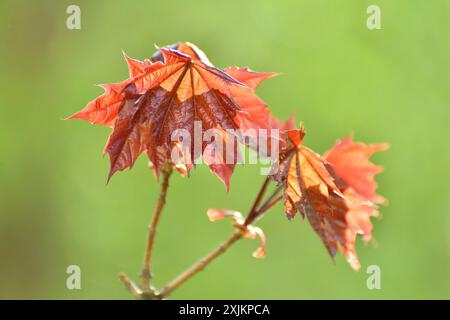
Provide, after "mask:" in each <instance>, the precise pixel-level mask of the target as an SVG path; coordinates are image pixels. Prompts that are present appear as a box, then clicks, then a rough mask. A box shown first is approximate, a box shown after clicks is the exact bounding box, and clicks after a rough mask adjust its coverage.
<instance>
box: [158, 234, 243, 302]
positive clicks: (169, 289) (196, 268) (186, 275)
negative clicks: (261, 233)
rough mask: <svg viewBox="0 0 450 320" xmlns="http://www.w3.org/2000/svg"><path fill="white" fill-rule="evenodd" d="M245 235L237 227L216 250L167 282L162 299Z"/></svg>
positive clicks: (162, 291)
mask: <svg viewBox="0 0 450 320" xmlns="http://www.w3.org/2000/svg"><path fill="white" fill-rule="evenodd" d="M243 235H244V230H242V229H236V231H235V232H234V233H233V234H232V235H231V237H230V238H228V240H227V241H225V242H224V243H223V244H221V245H220V246H218V247H217V248H216V249H215V250H214V251H212V252H211V253H210V254H208V255H207V256H206V257H204V258H203V259H200V260H199V261H198V262H196V263H195V264H194V265H192V266H191V267H190V268H189V269H187V270H186V271H185V272H183V273H182V274H180V275H179V276H178V277H177V278H175V279H174V280H172V281H171V282H170V283H169V284H167V285H166V286H165V287H164V288H163V289H162V290H161V292H160V294H159V297H160V298H161V299H163V298H165V297H167V296H168V295H169V294H170V293H171V292H172V291H174V290H175V289H176V288H178V287H179V286H180V285H182V284H183V283H185V282H186V281H187V280H189V279H190V278H192V277H193V276H194V275H196V274H197V273H198V272H200V271H202V270H203V269H204V268H205V267H206V266H207V265H208V264H210V263H211V262H212V261H214V259H216V258H217V257H218V256H220V255H221V254H222V253H224V252H225V251H226V250H227V249H228V248H229V247H230V246H232V245H233V244H234V243H235V242H236V241H238V240H239V239H241V238H242V236H243Z"/></svg>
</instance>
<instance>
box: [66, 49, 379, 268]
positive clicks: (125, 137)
mask: <svg viewBox="0 0 450 320" xmlns="http://www.w3.org/2000/svg"><path fill="white" fill-rule="evenodd" d="M124 57H125V60H126V62H127V64H128V70H129V77H128V78H127V79H126V80H124V81H122V82H119V83H114V84H103V85H101V87H103V88H104V90H105V92H104V93H103V94H102V95H101V96H99V97H98V98H96V99H95V100H93V101H91V102H90V103H88V105H87V106H86V107H85V108H84V109H82V110H81V111H80V112H77V113H75V114H74V115H72V116H70V117H69V119H74V118H79V119H83V120H86V121H88V122H91V123H93V124H97V125H104V126H108V127H111V128H112V132H111V134H110V136H109V138H108V140H107V143H106V145H105V147H104V154H106V153H107V154H108V155H109V158H110V172H109V176H108V180H109V179H110V178H111V176H112V175H113V174H114V173H115V172H117V171H121V170H124V169H126V168H131V167H132V166H133V164H134V163H135V161H136V160H137V158H138V157H139V156H140V155H141V154H142V153H145V154H146V155H147V157H148V158H149V160H150V163H151V166H152V168H153V170H154V171H155V173H156V175H157V176H158V175H159V172H160V170H161V169H162V167H163V166H164V165H173V166H175V164H174V163H173V162H172V154H171V153H172V150H174V149H175V150H178V151H179V152H180V153H181V154H182V157H183V159H184V162H183V166H180V165H176V166H175V167H176V169H178V171H180V172H181V173H182V174H187V173H189V171H190V170H191V169H192V167H193V166H194V165H195V163H196V160H197V159H198V158H199V157H201V156H203V157H205V151H208V152H207V153H206V154H207V155H208V157H206V159H205V162H206V163H207V164H208V165H209V167H210V169H211V171H212V172H213V173H214V174H216V175H217V176H218V177H219V178H220V179H221V180H222V181H223V182H224V183H225V185H226V187H227V189H228V188H229V183H230V177H231V175H232V173H233V170H234V167H235V165H236V162H237V160H238V159H239V157H238V156H236V155H235V157H233V159H234V161H232V162H231V163H230V162H229V161H225V159H223V157H224V155H223V154H222V153H220V152H216V151H217V150H215V147H214V146H216V145H217V141H214V143H213V142H212V141H210V142H204V141H202V143H201V150H200V151H201V152H196V150H194V146H193V145H192V146H190V147H189V148H188V150H186V148H184V147H183V145H182V141H177V140H175V141H174V140H173V139H172V138H171V136H172V133H173V132H174V131H175V130H178V129H183V130H187V131H188V132H190V133H191V134H192V136H194V134H195V132H194V131H195V127H194V124H195V123H196V122H200V123H201V130H203V131H206V130H208V129H216V130H217V132H219V136H216V137H215V140H217V139H218V140H219V141H221V143H223V144H224V145H225V144H226V143H227V141H229V140H230V139H234V140H238V139H237V137H236V136H231V135H230V134H229V131H228V130H230V129H240V130H248V129H265V130H268V132H269V135H268V137H269V138H268V140H269V141H268V143H269V144H270V143H272V142H273V141H272V140H271V139H272V138H271V135H270V131H271V130H274V129H276V130H279V131H280V132H281V133H282V134H281V137H280V141H277V142H280V143H279V146H280V149H279V159H278V161H277V162H276V166H277V168H278V169H279V170H278V171H277V173H275V174H273V175H272V176H271V179H273V180H275V181H276V182H277V183H278V184H281V185H282V186H283V189H284V196H283V197H284V206H285V211H286V214H287V215H288V217H289V218H293V217H294V216H295V215H296V214H297V213H300V214H301V215H302V216H303V217H306V218H307V219H308V221H309V222H310V224H311V225H312V227H313V229H314V230H315V232H316V233H317V234H318V235H319V236H320V238H321V239H322V241H323V242H324V244H325V246H326V248H327V250H328V252H329V253H330V254H331V255H332V256H335V255H336V253H337V252H338V251H340V252H342V254H343V255H344V257H345V258H346V259H347V261H348V262H349V263H350V265H351V266H352V267H353V268H355V269H358V268H359V267H360V265H359V261H358V258H357V255H356V251H355V240H356V236H357V234H360V235H362V237H363V239H366V240H369V239H370V238H371V231H372V224H371V221H370V217H373V216H377V215H378V209H377V204H380V203H383V202H384V199H383V198H382V197H381V196H379V195H377V194H376V192H375V189H376V187H377V185H376V182H375V180H374V175H375V174H377V173H379V172H381V168H380V167H378V166H376V165H374V164H372V163H370V162H369V160H368V159H369V157H370V156H371V155H372V154H373V153H374V152H376V151H380V150H384V149H386V148H387V145H386V144H378V145H367V144H364V143H355V142H353V141H352V138H351V137H349V138H347V139H344V140H342V141H340V142H338V143H337V144H336V145H334V146H333V148H332V149H331V150H329V151H328V152H326V153H325V154H324V155H323V156H320V155H319V154H317V153H315V152H314V151H312V150H311V149H309V148H307V147H306V146H304V145H303V138H304V135H305V131H304V129H303V128H300V129H298V130H296V129H295V126H294V121H293V118H291V119H289V120H287V121H280V120H278V119H276V118H274V117H273V116H272V114H271V113H270V111H269V108H268V107H267V106H266V104H265V103H264V102H263V101H262V100H261V99H260V98H259V97H258V96H257V95H256V94H255V89H256V88H257V87H258V85H259V84H260V83H261V82H263V81H264V80H266V79H268V78H270V77H273V76H275V75H277V73H274V72H266V73H258V72H254V71H251V70H250V69H247V68H243V69H241V68H237V67H229V68H227V69H224V70H221V69H218V68H216V67H214V66H213V65H212V64H211V62H210V61H209V60H208V58H207V57H206V55H205V54H204V53H203V52H202V51H201V50H200V49H199V48H197V47H196V46H195V45H193V44H191V43H179V44H176V45H173V46H168V47H164V48H158V52H157V53H155V54H154V55H153V56H152V57H151V58H150V59H149V60H148V59H146V60H144V61H139V60H136V59H133V58H130V57H128V56H127V55H125V54H124ZM239 142H240V143H243V144H244V145H245V142H243V141H239ZM233 150H234V152H235V153H237V152H238V151H237V148H235V149H233ZM223 212H225V211H223ZM216 213H217V212H216ZM222 216H225V214H222V215H221V216H220V217H222ZM216 218H217V217H216ZM235 220H236V221H238V220H239V219H238V218H236V217H235ZM255 230H257V229H255ZM258 232H259V231H258ZM255 234H256V233H255V232H250V231H249V232H248V233H247V235H248V236H249V237H254V236H255ZM261 234H262V233H261ZM261 238H263V237H261ZM263 239H264V241H263V242H264V244H265V238H263ZM262 248H263V249H260V250H259V251H258V252H259V253H258V254H257V256H259V257H261V256H263V252H265V247H262Z"/></svg>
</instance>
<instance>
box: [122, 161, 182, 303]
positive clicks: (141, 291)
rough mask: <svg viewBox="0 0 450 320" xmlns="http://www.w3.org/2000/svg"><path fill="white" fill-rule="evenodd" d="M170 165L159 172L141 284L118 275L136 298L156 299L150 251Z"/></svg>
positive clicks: (164, 200)
mask: <svg viewBox="0 0 450 320" xmlns="http://www.w3.org/2000/svg"><path fill="white" fill-rule="evenodd" d="M172 171H173V169H172V166H171V165H170V164H166V165H164V167H163V168H162V170H161V172H162V175H163V178H162V182H161V190H160V193H159V198H158V202H157V204H156V207H155V211H154V213H153V217H152V221H151V223H150V225H149V227H148V236H147V243H146V247H145V252H144V260H143V263H142V271H141V275H140V278H141V286H140V287H138V286H137V285H136V284H134V283H133V282H132V281H131V280H130V279H128V277H127V276H126V275H125V274H124V273H121V274H120V275H119V280H120V281H122V283H123V284H124V286H125V288H126V289H127V290H128V291H129V292H130V293H131V294H132V295H133V297H135V298H136V299H138V300H155V299H158V292H157V291H156V290H155V289H154V288H153V286H152V284H151V278H152V273H151V271H150V270H151V263H152V253H153V247H154V244H155V235H156V230H157V228H158V222H159V218H160V217H161V212H162V209H163V208H164V205H165V204H166V196H167V189H168V188H169V178H170V175H171V174H172Z"/></svg>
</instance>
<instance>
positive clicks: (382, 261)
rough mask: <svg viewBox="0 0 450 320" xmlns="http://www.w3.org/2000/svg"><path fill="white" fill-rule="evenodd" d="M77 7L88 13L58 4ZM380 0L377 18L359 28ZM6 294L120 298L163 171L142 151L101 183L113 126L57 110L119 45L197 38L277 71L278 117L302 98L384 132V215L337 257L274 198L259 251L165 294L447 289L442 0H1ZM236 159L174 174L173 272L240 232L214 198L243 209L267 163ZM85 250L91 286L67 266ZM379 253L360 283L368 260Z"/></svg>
mask: <svg viewBox="0 0 450 320" xmlns="http://www.w3.org/2000/svg"><path fill="white" fill-rule="evenodd" d="M70 4H77V5H79V6H80V7H81V30H68V29H67V28H66V19H67V17H68V15H67V14H66V8H67V6H68V5H70ZM369 4H378V5H379V6H380V7H381V10H382V30H373V31H370V30H368V29H367V28H366V19H367V14H366V9H367V6H368V5H369ZM0 21H1V28H0V36H1V39H2V40H1V53H0V70H1V71H0V72H1V78H0V79H1V80H0V81H1V83H0V87H1V90H0V105H1V108H0V143H1V149H0V150H1V151H0V152H1V154H0V155H1V156H0V298H33V299H38V298H43V299H53V298H63V299H84V298H86V299H91V298H94V299H104V298H113V299H127V298H130V296H129V295H128V293H127V292H126V291H125V290H124V289H123V287H122V285H121V283H119V281H118V280H117V276H118V274H119V272H120V271H124V272H126V273H127V274H128V275H129V276H131V277H132V278H134V279H136V278H137V272H138V270H139V267H140V264H141V260H142V253H143V247H144V242H145V237H146V231H147V229H146V228H147V224H148V222H149V219H150V214H151V212H152V210H153V206H154V204H155V201H156V198H157V193H158V185H157V183H156V181H155V179H154V177H153V174H152V173H151V172H150V171H149V169H148V167H147V160H146V159H144V157H141V158H140V159H139V161H138V162H137V163H136V165H135V167H134V168H133V170H131V171H126V172H122V173H118V174H116V175H115V176H114V177H113V179H112V181H111V182H110V183H109V185H106V176H107V172H108V167H109V163H108V159H107V157H105V158H102V156H101V150H102V148H103V145H104V143H105V141H106V138H107V136H108V134H109V129H107V128H104V127H96V126H92V125H90V124H88V123H86V122H82V121H75V120H74V121H62V120H61V119H63V118H65V117H66V116H68V115H70V114H72V113H74V112H75V111H78V110H79V109H81V108H82V107H83V106H84V105H85V104H86V103H87V102H88V101H89V100H91V99H93V98H94V97H96V96H97V95H99V94H100V93H101V92H102V90H101V89H100V88H97V87H95V86H93V85H94V84H96V83H105V82H116V81H119V80H122V79H124V78H126V77H127V69H126V64H125V62H124V61H123V58H122V53H121V49H122V48H123V49H124V50H125V51H126V52H127V53H128V54H129V55H130V56H132V57H135V58H138V59H143V58H145V57H149V56H150V55H151V54H152V53H153V52H154V46H153V45H154V44H158V45H160V46H163V45H166V44H172V43H175V42H177V41H190V42H193V43H195V44H197V45H198V46H199V47H200V48H202V49H203V50H204V51H205V52H206V53H207V55H208V57H209V58H210V60H211V61H212V62H213V63H214V64H215V65H216V66H218V67H226V66H230V65H238V66H247V65H248V66H250V67H251V68H252V69H254V70H257V71H279V72H282V73H283V75H282V76H279V77H277V78H274V79H270V80H268V81H267V82H266V83H264V84H263V85H262V86H261V87H260V88H259V89H258V94H259V95H260V96H261V97H262V98H263V99H264V100H265V101H266V102H267V103H268V104H269V106H270V107H271V109H272V110H273V113H274V114H275V115H276V116H278V117H281V118H286V117H288V116H289V115H290V114H291V113H292V112H294V113H295V114H296V118H297V121H299V120H301V121H303V122H304V123H305V126H306V128H307V129H308V132H309V134H308V136H307V139H306V143H307V145H308V146H310V147H312V148H313V149H315V150H317V151H318V152H323V151H325V150H326V149H327V148H328V147H330V146H331V145H332V144H333V143H334V142H335V140H336V139H337V138H341V137H344V136H346V135H347V134H349V133H350V132H354V133H355V138H356V140H362V141H366V142H381V141H386V142H389V143H390V144H391V149H390V150H389V151H388V152H384V153H382V154H378V155H376V156H375V157H374V161H375V162H376V163H379V164H381V165H383V166H384V167H385V172H384V173H383V174H381V175H380V176H379V177H378V181H379V184H380V188H379V191H380V193H381V194H382V195H384V196H385V197H387V198H388V199H389V200H390V203H389V206H388V207H384V208H382V209H381V210H382V213H383V218H382V219H381V220H379V221H378V220H377V221H374V224H375V231H374V235H375V238H376V241H375V242H374V243H376V245H373V244H369V245H368V246H364V245H363V244H362V243H361V241H359V242H358V251H359V255H360V259H361V262H362V265H363V267H362V269H361V270H360V271H359V272H354V271H352V270H351V269H350V267H349V266H348V265H347V264H346V262H345V261H344V260H343V259H342V257H340V256H339V257H338V258H337V260H336V263H335V264H334V263H333V262H332V260H331V259H330V258H329V256H328V254H327V252H326V250H325V248H324V246H323V245H322V243H321V241H320V239H319V238H318V237H317V236H316V235H315V234H314V233H313V231H312V229H311V227H310V226H309V224H308V223H307V222H306V221H302V220H301V219H298V218H297V219H295V220H294V221H291V222H289V221H287V220H286V218H285V216H284V214H283V210H282V206H281V205H278V206H276V207H275V208H274V209H273V210H272V211H271V212H270V213H269V214H268V215H267V216H266V217H265V218H264V219H263V220H262V221H261V223H260V226H261V227H262V228H263V229H264V230H265V233H266V236H267V238H268V249H267V251H268V252H267V257H266V258H265V259H263V260H256V259H254V258H252V257H251V252H252V251H253V250H254V249H255V248H256V247H257V242H255V241H250V240H243V241H242V242H241V243H239V244H238V245H236V246H235V247H233V248H232V250H230V251H229V252H228V253H227V254H226V255H224V256H223V257H221V258H219V260H218V261H216V262H215V263H213V264H212V265H211V266H210V267H208V268H207V269H206V270H205V271H204V272H202V273H201V274H200V275H198V276H197V277H196V278H195V279H193V280H192V281H190V282H188V283H186V284H185V285H184V286H182V287H181V288H180V289H179V290H178V291H176V292H175V293H174V294H173V296H172V297H173V298H179V299H181V298H192V299H197V298H198V299H199V298H209V299H217V298H224V299H232V298H233V299H241V298H254V299H260V298H268V299H271V298H274V299H283V298H286V299H307V298H312V299H314V298H326V299H334V298H345V299H347V298H350V299H357V298H369V299H371V298H377V299H378V298H400V299H404V298H427V299H428V298H450V277H449V276H450V232H449V231H450V216H449V211H450V203H449V201H448V200H449V198H450V187H449V178H450V174H449V172H450V170H449V164H450V150H449V147H448V141H447V139H448V138H450V130H449V120H450V111H449V109H450V105H449V102H450V87H449V85H450V79H449V77H450V72H449V71H450V68H449V66H450V34H449V31H450V1H446V0H441V1H439V0H434V1H419V0H417V1H412V0H396V1H387V0H377V1H374V0H370V1H365V0H358V1H356V0H355V1H348V0H347V1H334V0H329V1H323V0H320V1H318V0H314V1H312V0H311V1H261V0H259V1H226V2H225V1H222V2H219V1H192V2H186V1H125V0H123V1H80V0H78V1H75V0H73V1H72V0H71V1H66V0H64V1H56V0H55V1H31V0H30V1H12V0H6V1H5V0H2V1H0ZM258 172H259V167H258V166H255V165H253V166H252V165H249V166H245V167H244V166H240V167H238V168H237V170H236V172H235V174H234V176H233V177H232V182H231V191H230V192H229V193H228V194H227V193H226V192H225V189H224V186H223V185H222V183H221V182H220V181H219V180H218V179H216V178H215V177H214V176H213V175H211V174H210V173H209V170H208V169H207V168H206V167H205V166H199V167H198V168H197V169H196V170H195V171H194V172H193V174H192V176H191V177H190V178H189V179H187V178H182V177H180V176H179V175H175V176H174V177H173V179H172V181H171V184H172V186H171V188H170V191H169V199H168V204H167V207H166V210H165V212H164V215H163V217H162V221H161V226H160V232H159V234H158V237H157V243H156V251H155V276H156V278H155V281H156V284H157V285H163V284H164V283H165V282H167V281H168V280H170V279H171V278H172V277H174V276H175V275H177V274H178V273H179V272H181V271H182V270H184V269H185V268H186V267H188V266H189V265H190V264H191V263H192V262H193V261H194V260H197V259H198V258H199V257H201V256H203V255H204V254H206V253H207V252H209V251H210V250H212V249H213V248H214V247H215V246H216V245H217V244H218V243H219V242H220V241H221V240H223V239H225V238H226V237H227V236H228V235H229V234H230V232H231V228H230V225H229V223H228V222H217V223H214V224H211V223H210V222H209V221H208V219H207V217H206V210H207V209H208V208H210V207H222V208H232V209H236V210H239V211H242V212H246V210H247V209H248V208H249V206H250V205H251V202H252V201H253V198H254V195H255V193H256V191H257V190H258V188H259V185H260V183H261V181H262V177H261V176H260V175H259V174H258ZM71 264H76V265H79V266H80V267H81V272H82V280H81V283H82V284H81V285H82V288H81V290H73V291H70V290H67V289H66V278H67V274H66V268H67V266H68V265H71ZM372 264H375V265H379V266H380V268H381V275H382V278H381V285H382V289H381V290H368V289H367V287H366V279H367V277H368V275H367V273H366V268H367V266H369V265H372Z"/></svg>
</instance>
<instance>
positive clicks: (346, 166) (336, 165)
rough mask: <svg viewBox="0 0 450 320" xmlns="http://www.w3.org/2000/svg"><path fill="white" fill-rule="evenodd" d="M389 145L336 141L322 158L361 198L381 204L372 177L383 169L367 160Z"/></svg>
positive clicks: (381, 198) (345, 140) (381, 199)
mask: <svg viewBox="0 0 450 320" xmlns="http://www.w3.org/2000/svg"><path fill="white" fill-rule="evenodd" d="M388 148H389V145H388V144H386V143H381V144H365V143H362V142H353V141H352V137H351V136H350V137H347V138H345V139H344V140H342V141H338V142H337V143H336V144H335V145H334V146H333V148H331V150H329V151H328V152H326V153H325V155H324V157H325V158H326V159H327V160H328V161H329V162H330V163H331V164H332V165H333V169H334V171H335V173H336V175H337V176H339V177H340V178H341V179H342V180H343V181H344V182H345V183H346V184H347V185H348V186H349V187H352V188H353V189H354V190H355V191H356V192H357V193H358V194H360V195H361V196H362V197H364V198H366V199H367V200H370V201H372V202H374V203H383V202H385V199H384V198H383V197H382V196H380V195H378V194H377V193H376V192H375V190H376V188H377V183H376V182H375V178H374V176H375V175H376V174H378V173H380V172H382V171H383V168H382V167H380V166H377V165H374V164H373V163H371V162H370V161H369V158H370V157H371V156H372V155H373V154H374V153H375V152H377V151H382V150H386V149H388Z"/></svg>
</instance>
